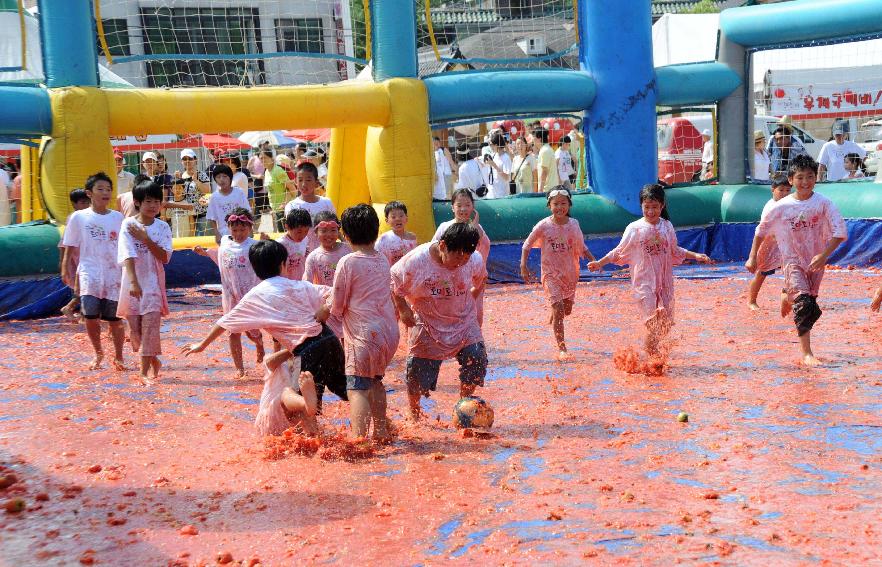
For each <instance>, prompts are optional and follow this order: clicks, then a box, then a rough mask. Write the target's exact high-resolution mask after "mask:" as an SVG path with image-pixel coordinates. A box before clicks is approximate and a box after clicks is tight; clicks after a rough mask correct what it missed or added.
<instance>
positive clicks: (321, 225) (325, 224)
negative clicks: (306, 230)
mask: <svg viewBox="0 0 882 567" xmlns="http://www.w3.org/2000/svg"><path fill="white" fill-rule="evenodd" d="M320 228H340V225H339V224H337V221H332V220H325V221H322V222H320V223H318V224H317V225H315V229H316V230H318V229H320Z"/></svg>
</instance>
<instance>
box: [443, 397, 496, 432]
mask: <svg viewBox="0 0 882 567" xmlns="http://www.w3.org/2000/svg"><path fill="white" fill-rule="evenodd" d="M453 425H455V426H456V427H458V428H463V427H477V428H482V429H489V428H491V427H492V426H493V408H491V407H490V404H488V403H487V402H485V401H484V400H482V399H481V398H479V397H477V396H468V397H465V398H463V399H461V400H459V401H458V402H456V405H455V406H453Z"/></svg>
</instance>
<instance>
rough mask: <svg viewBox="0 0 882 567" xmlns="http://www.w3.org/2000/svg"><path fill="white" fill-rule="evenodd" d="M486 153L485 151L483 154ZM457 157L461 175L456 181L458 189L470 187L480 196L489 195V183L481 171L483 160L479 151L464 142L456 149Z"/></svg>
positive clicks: (469, 188) (470, 189)
mask: <svg viewBox="0 0 882 567" xmlns="http://www.w3.org/2000/svg"><path fill="white" fill-rule="evenodd" d="M481 155H482V156H483V155H484V154H483V153H482V154H481ZM456 158H457V160H459V176H458V180H457V182H456V188H457V189H468V190H469V191H471V192H472V193H474V194H475V195H477V196H478V197H480V198H482V199H483V198H484V197H486V196H487V192H488V189H487V184H486V182H485V181H484V174H483V172H482V171H481V160H483V157H481V158H479V157H478V152H477V151H476V150H474V149H471V148H469V146H468V144H462V145H460V146H459V148H457V150H456Z"/></svg>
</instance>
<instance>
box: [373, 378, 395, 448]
mask: <svg viewBox="0 0 882 567" xmlns="http://www.w3.org/2000/svg"><path fill="white" fill-rule="evenodd" d="M370 398H371V417H372V418H373V422H374V439H375V440H376V441H380V442H384V441H388V440H389V439H390V438H391V436H392V432H391V431H390V430H389V429H390V423H389V418H388V416H387V415H386V385H385V384H383V377H382V376H381V377H379V378H376V379H374V380H373V382H372V383H371V395H370Z"/></svg>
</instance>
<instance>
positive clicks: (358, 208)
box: [340, 203, 380, 245]
mask: <svg viewBox="0 0 882 567" xmlns="http://www.w3.org/2000/svg"><path fill="white" fill-rule="evenodd" d="M340 224H341V225H342V228H343V234H345V235H346V238H347V239H348V240H349V242H350V243H352V244H355V245H363V244H371V243H372V242H375V241H376V240H377V235H378V234H380V217H378V216H377V211H375V210H374V208H373V207H372V206H370V205H366V204H364V203H359V204H358V205H355V206H352V207H349V208H347V209H346V210H345V211H343V214H342V215H340Z"/></svg>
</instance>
